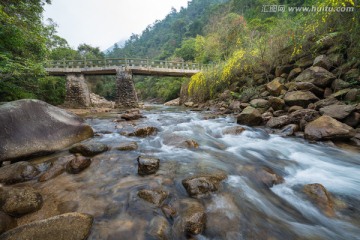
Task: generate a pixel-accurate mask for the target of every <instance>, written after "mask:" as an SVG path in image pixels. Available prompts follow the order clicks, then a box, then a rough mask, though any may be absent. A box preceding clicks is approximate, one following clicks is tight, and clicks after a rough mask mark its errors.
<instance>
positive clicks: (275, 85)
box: [266, 78, 284, 96]
mask: <svg viewBox="0 0 360 240" xmlns="http://www.w3.org/2000/svg"><path fill="white" fill-rule="evenodd" d="M281 82H282V78H275V79H274V80H272V81H271V82H269V83H268V84H267V85H266V90H268V91H269V93H270V94H271V95H273V96H279V95H280V93H281V91H282V90H283V89H284V85H283V84H282V83H281Z"/></svg>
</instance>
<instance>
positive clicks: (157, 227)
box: [148, 216, 171, 240]
mask: <svg viewBox="0 0 360 240" xmlns="http://www.w3.org/2000/svg"><path fill="white" fill-rule="evenodd" d="M148 234H149V235H150V236H151V237H152V238H153V239H158V240H167V239H171V238H170V224H169V222H168V221H167V220H166V218H164V217H162V216H156V217H154V218H153V219H151V221H150V224H149V230H148Z"/></svg>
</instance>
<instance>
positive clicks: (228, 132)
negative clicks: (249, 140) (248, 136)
mask: <svg viewBox="0 0 360 240" xmlns="http://www.w3.org/2000/svg"><path fill="white" fill-rule="evenodd" d="M245 130H246V129H245V128H243V127H241V126H234V127H228V128H226V129H224V130H223V131H222V133H223V135H239V134H241V133H242V132H244V131H245Z"/></svg>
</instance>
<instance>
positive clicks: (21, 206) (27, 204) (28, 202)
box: [1, 187, 43, 217]
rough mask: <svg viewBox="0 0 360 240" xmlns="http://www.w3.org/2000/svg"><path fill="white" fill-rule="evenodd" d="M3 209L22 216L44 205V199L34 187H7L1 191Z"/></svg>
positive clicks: (8, 212)
mask: <svg viewBox="0 0 360 240" xmlns="http://www.w3.org/2000/svg"><path fill="white" fill-rule="evenodd" d="M1 195H2V196H1V202H3V205H2V210H3V211H4V212H5V213H7V214H8V215H10V216H13V217H20V216H22V215H24V214H27V213H32V212H35V211H37V210H39V209H40V208H41V207H42V203H43V199H42V196H41V194H40V193H38V192H36V191H35V190H34V189H33V188H30V187H26V188H5V189H4V190H2V192H1Z"/></svg>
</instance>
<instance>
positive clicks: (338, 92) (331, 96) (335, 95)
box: [329, 88, 351, 99]
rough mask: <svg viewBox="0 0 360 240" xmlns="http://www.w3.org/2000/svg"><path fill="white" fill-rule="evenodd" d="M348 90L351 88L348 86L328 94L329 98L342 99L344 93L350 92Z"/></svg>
mask: <svg viewBox="0 0 360 240" xmlns="http://www.w3.org/2000/svg"><path fill="white" fill-rule="evenodd" d="M350 90H351V89H350V88H345V89H342V90H339V91H337V92H335V93H333V94H331V95H330V96H329V98H337V99H343V98H344V97H345V96H346V94H348V93H349V92H350Z"/></svg>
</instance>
